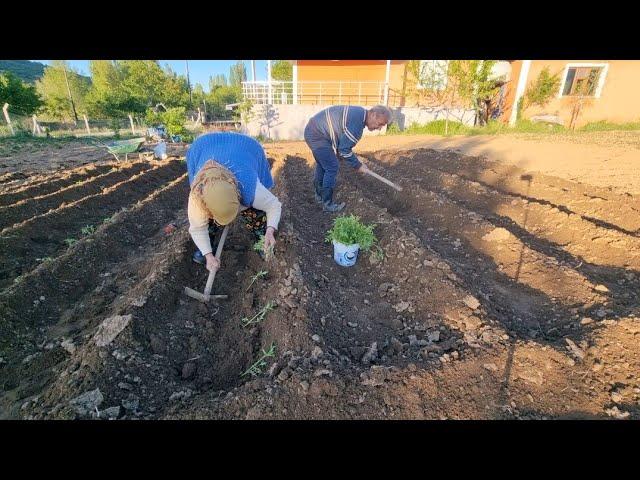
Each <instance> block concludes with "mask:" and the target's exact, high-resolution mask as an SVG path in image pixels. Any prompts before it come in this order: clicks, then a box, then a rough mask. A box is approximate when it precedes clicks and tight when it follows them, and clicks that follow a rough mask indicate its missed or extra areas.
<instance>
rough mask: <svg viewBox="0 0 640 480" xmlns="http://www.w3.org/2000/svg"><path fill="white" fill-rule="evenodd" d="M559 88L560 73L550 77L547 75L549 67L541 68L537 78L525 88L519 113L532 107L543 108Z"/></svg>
mask: <svg viewBox="0 0 640 480" xmlns="http://www.w3.org/2000/svg"><path fill="white" fill-rule="evenodd" d="M559 88H560V73H556V74H555V75H551V74H550V73H549V67H545V68H543V69H542V71H541V72H540V74H539V75H538V78H536V80H535V81H533V82H532V83H531V84H529V86H528V87H527V90H526V92H525V94H524V100H523V102H522V110H521V111H522V112H524V111H525V110H526V109H527V108H529V107H531V106H533V105H537V106H539V107H544V106H545V105H547V104H548V103H549V101H550V100H551V99H552V98H553V96H554V95H555V94H556V93H557V92H558V89H559Z"/></svg>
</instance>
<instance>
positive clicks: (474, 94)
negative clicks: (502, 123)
mask: <svg viewBox="0 0 640 480" xmlns="http://www.w3.org/2000/svg"><path fill="white" fill-rule="evenodd" d="M495 63H496V60H452V61H451V62H450V63H449V78H451V79H452V80H453V82H454V84H455V88H456V91H457V94H458V95H459V96H460V98H461V99H462V100H463V101H465V102H467V104H469V105H471V106H472V107H473V108H474V109H475V111H476V120H477V121H479V123H480V125H485V124H486V123H487V122H488V121H489V115H490V106H491V103H492V101H493V99H494V97H495V95H496V94H497V93H498V92H499V91H500V84H499V83H498V82H496V81H495V80H494V79H493V78H492V77H491V73H492V69H493V66H494V65H495Z"/></svg>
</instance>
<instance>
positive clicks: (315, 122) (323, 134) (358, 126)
mask: <svg viewBox="0 0 640 480" xmlns="http://www.w3.org/2000/svg"><path fill="white" fill-rule="evenodd" d="M390 122H391V110H389V109H388V108H387V107H385V106H384V105H376V106H375V107H372V108H371V109H369V110H367V109H366V108H364V107H357V106H350V105H336V106H332V107H329V108H326V109H324V110H322V111H320V112H318V113H316V114H315V115H314V116H313V117H311V119H310V120H309V123H307V126H306V127H305V129H304V140H305V142H307V145H308V146H309V148H310V149H311V152H312V153H313V158H314V159H315V161H316V171H315V177H314V180H313V185H314V188H315V198H316V201H317V202H318V203H322V208H323V210H324V211H325V212H338V211H340V210H342V209H343V208H344V206H345V204H344V203H334V202H333V189H334V188H335V185H336V176H337V174H338V169H339V164H338V157H342V158H343V159H344V160H345V161H347V162H348V163H349V165H351V166H352V167H353V168H354V169H356V171H357V172H358V173H365V172H366V171H367V170H368V168H367V166H366V165H364V164H363V163H361V162H360V160H358V157H356V155H355V153H353V152H352V151H351V149H352V148H353V147H354V146H355V145H356V143H358V142H359V141H360V138H361V137H362V131H363V130H364V127H365V126H366V127H367V128H368V129H369V131H373V130H380V129H381V128H382V127H384V126H385V125H387V124H389V123H390Z"/></svg>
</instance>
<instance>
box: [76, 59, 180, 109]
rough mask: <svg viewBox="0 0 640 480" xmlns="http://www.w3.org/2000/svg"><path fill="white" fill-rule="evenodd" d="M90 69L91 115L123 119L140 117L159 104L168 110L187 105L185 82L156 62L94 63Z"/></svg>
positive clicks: (101, 61)
mask: <svg viewBox="0 0 640 480" xmlns="http://www.w3.org/2000/svg"><path fill="white" fill-rule="evenodd" d="M90 68H91V74H92V78H93V88H92V90H91V93H90V94H89V99H88V103H89V109H90V112H91V114H92V115H96V116H104V117H110V118H113V117H122V116H125V115H127V114H143V113H144V112H145V111H146V110H147V109H148V108H149V107H153V106H155V105H156V104H158V103H163V104H165V105H166V106H167V107H169V108H171V107H181V106H183V107H184V106H187V105H188V104H189V89H188V85H187V80H186V78H185V77H184V76H181V75H177V74H176V73H175V72H173V71H172V70H171V69H170V68H168V67H167V68H166V70H163V69H162V68H161V67H160V65H159V64H158V62H157V61H155V60H123V61H109V60H97V61H92V62H91V65H90Z"/></svg>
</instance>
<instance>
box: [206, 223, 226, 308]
mask: <svg viewBox="0 0 640 480" xmlns="http://www.w3.org/2000/svg"><path fill="white" fill-rule="evenodd" d="M228 231H229V225H225V227H224V230H222V235H221V236H220V241H219V242H218V248H217V249H216V255H215V257H216V258H217V259H218V260H220V255H222V247H223V246H224V241H225V240H226V239H227V232H228ZM217 271H218V270H214V271H212V272H209V278H207V285H206V286H205V287H204V296H205V297H207V296H209V295H210V294H211V288H212V287H213V279H214V278H216V272H217Z"/></svg>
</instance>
